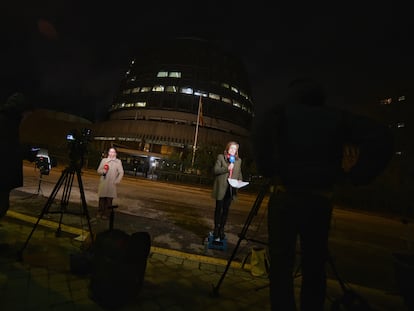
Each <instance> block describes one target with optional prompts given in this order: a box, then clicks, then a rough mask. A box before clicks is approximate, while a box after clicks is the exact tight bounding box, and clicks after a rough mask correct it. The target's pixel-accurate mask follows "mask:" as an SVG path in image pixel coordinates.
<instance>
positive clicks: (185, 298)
mask: <svg viewBox="0 0 414 311" xmlns="http://www.w3.org/2000/svg"><path fill="white" fill-rule="evenodd" d="M46 225H47V226H50V228H48V227H46ZM33 228H34V222H33V218H30V217H27V216H26V215H23V214H19V213H17V212H13V211H9V212H8V214H7V216H6V217H4V218H3V219H2V220H1V226H0V243H5V242H7V243H8V244H9V245H10V247H9V248H7V249H3V250H2V251H1V257H0V309H1V310H7V311H8V310H103V309H102V308H101V307H100V306H99V305H97V304H96V303H95V302H94V301H93V300H91V299H90V297H89V288H88V286H89V277H88V276H79V275H75V274H73V273H71V272H70V262H69V258H70V254H74V253H78V252H79V250H80V247H81V244H82V242H80V241H78V240H77V239H75V238H76V237H77V236H79V235H80V234H82V233H83V232H81V231H80V229H77V228H73V227H69V226H62V232H61V236H59V237H57V236H56V235H55V233H56V230H55V229H56V228H57V224H56V223H53V222H50V221H43V220H42V221H41V223H40V224H39V225H38V226H37V227H36V229H35V230H34V232H33V235H32V236H31V238H30V239H29V240H28V237H29V234H30V232H31V231H32V229H33ZM27 241H28V243H27V244H26V247H24V245H25V242H27ZM19 251H20V252H19ZM19 253H20V254H21V255H22V260H20V258H19V256H18V254H19ZM226 265H227V261H226V260H223V259H218V258H212V257H208V256H200V255H193V254H187V253H183V252H179V251H175V250H168V249H162V248H156V247H152V248H151V252H150V256H149V258H148V263H147V268H146V272H145V278H144V286H143V289H142V291H141V292H140V293H139V294H138V295H137V297H136V299H135V300H134V301H132V303H130V304H129V305H127V306H125V307H123V308H121V309H120V310H206V311H207V310H224V311H225V310H229V311H230V310H232V311H233V310H258V311H259V310H260V311H266V310H270V305H269V296H268V287H267V285H268V280H267V278H263V277H254V276H252V275H251V273H250V271H249V269H250V267H249V265H245V266H243V267H242V266H241V264H240V263H238V262H233V263H232V265H231V266H230V268H229V270H228V271H227V273H226V274H225V277H224V278H223V279H222V283H221V284H220V285H219V286H218V290H217V291H216V293H218V295H213V286H216V288H217V285H218V284H219V283H218V282H219V280H220V278H221V277H222V276H223V272H224V269H225V267H226ZM296 280H297V284H296V288H297V294H298V293H299V287H298V286H299V281H300V277H298V278H296ZM352 288H353V289H354V290H355V292H356V293H357V294H358V295H359V296H361V297H363V299H364V300H366V301H367V302H368V304H369V305H370V306H371V307H372V308H374V310H394V311H398V310H401V311H403V310H406V309H405V307H404V305H403V302H402V299H401V298H400V297H399V296H398V295H395V294H391V293H383V292H380V291H377V290H373V289H369V288H362V287H357V286H352ZM342 294H343V292H342V290H341V288H340V286H339V283H338V282H337V281H336V280H329V281H328V299H327V303H326V306H327V308H326V310H330V305H331V302H332V300H333V299H336V298H338V297H341V296H342Z"/></svg>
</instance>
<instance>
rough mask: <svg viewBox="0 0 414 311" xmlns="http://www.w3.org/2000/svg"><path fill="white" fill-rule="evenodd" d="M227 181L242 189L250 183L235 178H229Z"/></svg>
mask: <svg viewBox="0 0 414 311" xmlns="http://www.w3.org/2000/svg"><path fill="white" fill-rule="evenodd" d="M227 180H228V181H229V184H230V185H231V186H232V187H234V188H241V187H244V186H247V185H248V184H249V182H248V181H242V180H237V179H233V178H227Z"/></svg>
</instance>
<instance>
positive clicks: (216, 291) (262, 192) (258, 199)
mask: <svg viewBox="0 0 414 311" xmlns="http://www.w3.org/2000/svg"><path fill="white" fill-rule="evenodd" d="M268 188H269V184H267V183H266V184H265V185H262V188H261V189H260V191H259V194H258V195H257V197H256V200H255V201H254V203H253V207H252V208H251V210H250V212H249V215H248V216H247V219H246V222H245V223H244V226H243V228H242V231H241V232H240V233H239V239H238V241H237V243H236V246H235V247H234V250H233V252H232V254H231V256H230V258H229V260H228V261H227V265H226V268H225V269H224V272H223V273H222V275H221V277H220V279H219V281H218V283H217V285H216V286H213V293H212V295H213V296H218V295H219V289H220V286H221V284H222V283H223V281H224V278H225V276H226V274H227V271H228V270H229V268H230V265H231V263H232V261H233V259H234V257H235V256H236V253H237V251H238V249H239V247H240V244H241V242H242V241H243V240H248V241H252V242H256V243H259V244H267V243H264V242H262V241H258V240H254V239H249V238H247V237H246V233H247V230H248V229H249V226H250V223H251V222H252V220H253V218H254V217H255V216H256V215H257V213H258V211H259V208H260V205H261V204H262V201H263V199H264V197H265V196H266V193H267V191H268Z"/></svg>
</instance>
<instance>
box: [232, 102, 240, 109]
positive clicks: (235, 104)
mask: <svg viewBox="0 0 414 311" xmlns="http://www.w3.org/2000/svg"><path fill="white" fill-rule="evenodd" d="M233 106H236V107H238V108H240V107H241V105H240V103H239V102H238V101H235V100H233Z"/></svg>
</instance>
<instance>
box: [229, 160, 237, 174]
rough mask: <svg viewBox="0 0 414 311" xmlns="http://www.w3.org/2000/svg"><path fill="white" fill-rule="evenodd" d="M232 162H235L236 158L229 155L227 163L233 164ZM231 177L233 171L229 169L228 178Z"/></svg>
mask: <svg viewBox="0 0 414 311" xmlns="http://www.w3.org/2000/svg"><path fill="white" fill-rule="evenodd" d="M234 161H236V157H235V156H234V155H230V156H229V162H230V163H234ZM231 175H233V169H231V170H230V172H229V178H231Z"/></svg>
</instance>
